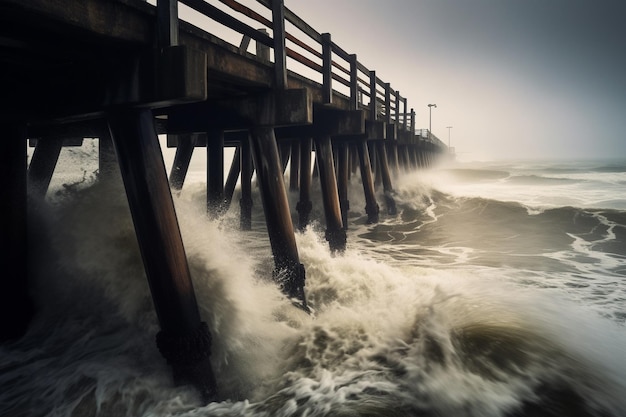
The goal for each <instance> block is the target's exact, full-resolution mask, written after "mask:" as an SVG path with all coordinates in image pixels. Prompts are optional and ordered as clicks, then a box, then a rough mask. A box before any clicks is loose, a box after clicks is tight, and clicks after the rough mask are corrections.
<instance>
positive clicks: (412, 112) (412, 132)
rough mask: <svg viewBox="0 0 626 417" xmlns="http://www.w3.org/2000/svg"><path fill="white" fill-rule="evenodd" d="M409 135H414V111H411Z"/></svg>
mask: <svg viewBox="0 0 626 417" xmlns="http://www.w3.org/2000/svg"><path fill="white" fill-rule="evenodd" d="M410 132H411V135H415V109H413V108H412V109H411V129H410Z"/></svg>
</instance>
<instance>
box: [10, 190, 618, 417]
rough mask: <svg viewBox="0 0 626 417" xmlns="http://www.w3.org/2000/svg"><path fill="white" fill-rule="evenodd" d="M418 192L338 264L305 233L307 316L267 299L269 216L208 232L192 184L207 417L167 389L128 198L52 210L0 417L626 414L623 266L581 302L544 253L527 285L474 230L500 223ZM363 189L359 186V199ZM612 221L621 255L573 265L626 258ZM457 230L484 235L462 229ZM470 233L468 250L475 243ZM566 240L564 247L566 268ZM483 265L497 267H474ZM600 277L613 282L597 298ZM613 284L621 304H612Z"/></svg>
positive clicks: (181, 203) (184, 221) (64, 199)
mask: <svg viewBox="0 0 626 417" xmlns="http://www.w3.org/2000/svg"><path fill="white" fill-rule="evenodd" d="M412 181H418V180H417V179H415V178H410V179H409V180H408V181H406V182H403V181H399V182H398V184H400V185H398V187H397V188H398V194H397V197H398V201H399V202H400V207H401V209H402V211H401V213H400V214H399V215H398V216H395V217H393V218H389V217H385V218H383V221H382V222H381V224H378V225H366V224H365V219H366V216H365V215H364V213H363V211H362V207H361V206H360V205H356V206H355V209H354V212H353V220H354V223H351V224H350V228H349V230H348V248H347V250H346V252H345V253H344V254H343V255H335V256H334V255H332V254H331V253H330V251H329V250H328V245H327V242H325V241H324V239H323V237H322V236H323V229H324V227H323V220H322V219H320V218H319V217H317V218H315V219H314V221H313V223H312V224H311V226H310V227H309V228H307V230H306V231H304V233H299V234H297V236H296V238H297V243H298V249H299V253H300V258H301V261H302V262H303V263H304V264H305V266H306V270H307V285H306V291H307V294H308V296H309V300H310V303H311V305H312V307H313V309H314V310H315V315H314V316H311V317H310V316H306V315H303V313H302V312H301V311H299V310H297V309H293V308H292V307H291V305H290V303H289V301H288V300H286V299H285V298H284V297H283V296H282V294H281V293H280V291H278V289H277V288H276V286H275V284H274V283H272V281H271V270H272V268H273V262H272V259H271V250H270V247H269V243H268V239H267V234H266V231H265V230H264V224H263V214H262V212H260V210H259V207H257V209H256V210H255V214H254V219H253V220H254V222H253V224H254V230H252V231H250V232H242V231H239V230H237V229H238V217H237V208H236V205H233V206H231V210H230V211H229V212H228V213H227V214H226V216H225V217H224V218H222V219H220V220H219V221H211V220H209V219H208V218H207V216H206V213H205V211H204V210H205V208H204V207H205V194H204V192H203V186H201V185H198V184H186V185H185V188H184V189H183V193H182V194H181V195H180V197H178V198H176V199H175V204H176V210H177V216H178V218H179V222H180V225H181V232H182V235H183V240H184V243H185V250H186V252H187V256H188V258H189V263H190V269H191V273H192V279H193V282H194V287H195V290H196V295H197V298H198V303H199V307H200V310H201V314H202V318H203V319H204V320H205V321H207V323H209V327H210V328H211V331H212V333H213V337H214V345H213V353H212V361H213V364H214V367H215V369H216V377H217V380H218V384H219V386H220V395H221V400H220V401H219V402H214V403H211V404H208V405H203V404H201V403H200V399H199V398H198V395H197V393H196V392H195V391H194V389H193V388H191V387H175V386H173V384H172V381H171V373H170V369H169V367H168V366H167V364H166V363H165V361H164V360H163V359H162V358H161V356H160V355H159V353H158V351H157V349H156V347H155V346H154V335H155V333H156V332H157V331H158V325H157V321H156V315H155V314H154V311H153V306H152V301H151V298H150V293H149V288H148V285H147V281H146V279H145V274H144V272H143V266H142V262H141V257H140V255H139V250H138V246H137V242H136V238H135V235H134V229H133V227H132V221H131V218H130V214H129V211H128V207H127V204H126V201H125V197H124V192H123V188H122V186H121V181H120V180H119V179H117V180H115V181H112V182H107V181H104V179H102V181H98V182H96V183H94V184H93V185H92V186H91V187H89V188H80V189H76V190H75V191H76V192H71V193H66V195H64V196H61V198H59V199H58V200H55V201H54V202H53V204H49V205H47V206H42V207H41V208H39V209H38V210H37V211H36V213H34V214H33V215H34V216H36V217H37V221H32V222H31V226H35V225H37V226H38V227H32V228H31V233H32V237H33V239H32V240H33V241H34V242H36V243H37V245H36V246H37V248H38V250H37V251H31V256H33V258H32V260H31V265H32V266H33V268H32V273H33V277H34V278H36V279H35V282H34V285H33V292H34V295H35V298H36V300H37V305H38V307H39V308H40V310H39V312H40V314H39V315H38V316H37V317H36V319H35V321H34V322H33V325H32V326H31V328H30V329H29V332H28V334H27V335H26V337H25V338H23V339H22V340H20V341H17V342H15V343H13V344H10V345H5V346H2V347H0V369H1V370H2V372H1V373H0V385H1V386H2V390H1V391H0V405H1V409H0V411H1V412H0V414H2V415H16V416H40V415H41V416H44V415H50V416H56V415H58V416H95V415H99V416H120V415H128V416H139V415H144V416H169V415H173V416H203V415H205V416H242V415H243V416H305V415H306V416H331V415H332V416H435V415H454V416H531V415H532V416H538V415H541V416H568V415H569V416H574V415H576V416H578V415H588V416H592V415H593V416H605V415H608V416H616V417H619V416H622V415H625V414H626V413H625V411H624V410H626V403H625V400H624V399H623V398H622V396H621V393H622V392H624V391H625V390H626V381H625V378H626V369H624V367H625V364H624V362H623V360H622V356H623V352H622V348H623V346H624V345H626V336H625V334H624V330H623V325H621V324H620V322H619V321H618V320H616V317H617V316H615V315H612V314H606V313H612V312H617V311H619V310H620V309H622V307H621V303H620V301H619V300H620V296H619V294H621V293H622V291H623V286H622V287H619V283H618V281H617V274H618V271H619V266H617V267H615V268H614V267H613V266H611V265H610V264H608V263H604V264H602V265H598V266H597V268H596V269H594V270H588V271H587V272H586V275H585V276H584V277H583V278H585V279H586V283H587V284H588V287H581V286H569V285H567V284H571V283H575V282H574V281H573V280H572V278H573V277H574V276H575V274H573V273H572V272H571V271H572V268H573V270H576V268H574V266H572V265H570V266H569V267H567V268H565V267H563V269H561V270H557V268H558V265H559V264H560V260H559V259H553V258H549V257H546V256H540V255H539V254H537V256H535V257H534V258H533V262H532V263H531V262H529V263H528V264H526V265H525V266H526V267H525V268H522V269H519V268H513V267H510V266H507V263H508V261H509V260H511V259H516V258H519V255H515V254H514V253H510V254H508V255H507V254H506V253H497V251H496V250H494V248H498V246H488V245H487V246H485V245H482V242H480V241H479V240H480V239H479V238H477V236H476V234H477V233H478V232H479V231H481V230H483V228H486V227H487V225H488V224H489V223H488V222H484V223H481V222H482V221H483V219H482V217H480V216H479V214H485V213H487V212H488V210H487V209H484V210H483V211H482V212H481V211H480V210H474V209H472V210H463V206H459V205H458V204H459V203H460V202H462V201H461V200H459V199H458V198H457V197H455V196H452V195H448V194H443V193H439V192H438V191H436V190H435V189H432V190H429V189H428V186H425V185H424V184H425V183H422V182H416V185H415V187H414V188H412V187H411V182H412ZM358 190H359V184H358V183H357V184H356V185H355V184H351V189H350V192H351V193H353V192H358ZM254 197H255V201H259V199H258V195H256V194H255V196H254ZM290 198H295V197H294V196H293V195H292V196H290ZM235 201H236V200H235ZM353 201H359V200H358V197H357V198H355V199H353ZM464 201H465V203H469V204H475V203H478V206H474V208H476V207H481V209H482V208H484V205H492V206H494V207H496V208H497V212H498V213H499V215H500V216H511V218H516V219H518V220H517V222H518V223H521V222H523V221H524V219H527V218H528V216H529V215H528V213H527V212H526V211H525V210H524V209H523V207H521V206H519V205H518V206H515V205H512V204H508V203H504V202H495V201H488V200H487V199H484V198H483V199H482V200H481V201H476V200H471V199H469V200H467V199H466V200H464ZM481 205H482V206H481ZM459 207H461V208H462V210H461V211H463V213H462V215H459V214H458V213H457V211H458V209H459ZM465 208H467V206H465ZM422 209H428V210H422ZM561 213H562V212H561ZM455 216H456V217H457V220H458V221H459V222H460V223H459V222H456V223H455V222H453V221H451V219H453V218H454V217H455ZM461 219H462V221H461ZM618 219H619V216H617V215H614V214H610V215H608V216H605V218H604V220H603V219H600V218H597V221H600V223H601V222H602V221H605V223H606V222H607V221H611V222H614V223H615V224H616V226H614V227H613V228H612V229H610V230H611V231H612V233H613V234H614V235H615V238H614V239H613V238H612V236H611V233H609V232H608V229H607V228H604V229H603V230H604V231H602V230H600V229H598V230H600V239H599V240H597V243H598V244H597V245H595V246H589V245H587V246H585V245H582V246H580V250H587V251H597V250H600V247H601V246H603V247H604V246H607V245H609V244H610V242H613V241H615V240H619V239H620V238H621V237H620V236H621V233H622V228H623V223H619V220H618ZM592 220H593V218H592ZM463 222H474V224H475V226H476V227H475V228H474V229H469V228H464V229H461V230H459V227H460V226H463ZM481 224H482V226H481V227H478V226H480V225H481ZM526 224H527V225H528V226H527V228H526V229H523V228H521V227H520V229H519V230H518V231H520V232H523V231H524V230H526V231H528V232H532V234H524V233H520V234H519V236H518V237H517V239H521V241H518V242H517V243H516V245H517V246H516V247H518V248H520V249H522V252H524V251H529V250H530V248H532V247H534V242H533V241H532V239H531V237H532V236H536V234H535V233H534V232H536V231H537V230H535V229H533V225H534V224H536V223H532V222H531V223H526ZM562 224H569V223H567V222H565V223H562ZM407 225H410V226H407ZM583 229H584V227H583ZM583 229H581V230H583ZM472 230H473V231H474V232H473V233H474V235H473V236H470V237H472V238H473V239H472V238H469V239H468V238H467V236H464V235H463V234H462V232H464V231H465V232H468V231H472ZM509 230H510V228H509V225H507V222H506V221H504V219H502V221H500V222H493V224H492V230H490V236H492V237H493V238H495V239H504V238H506V237H507V234H506V233H507V232H508V231H509ZM453 231H454V232H455V233H456V234H452V235H451V232H453ZM573 232H574V233H575V234H576V236H583V237H584V235H583V234H581V233H580V231H573ZM450 236H456V237H457V239H449V237H450ZM565 236H567V234H565ZM503 237H504V238H503ZM34 238H38V239H34ZM524 241H526V243H525V245H526V246H524ZM573 241H575V239H573V238H569V239H566V240H562V241H561V240H557V241H556V243H554V244H556V245H558V248H559V250H562V251H566V250H567V248H570V249H572V247H571V246H570V244H571V243H572V242H573ZM500 242H505V240H500ZM582 243H584V242H582ZM501 246H502V245H501V244H500V247H501ZM489 251H491V253H490V256H487V255H486V254H487V253H488V252H489ZM549 253H551V254H554V253H556V252H555V251H552V252H549ZM436 254H440V256H434V255H436ZM446 254H447V255H446ZM477 254H482V255H483V256H484V257H485V258H487V257H489V258H490V259H498V258H499V263H498V264H497V265H496V266H494V265H485V264H484V263H481V262H477V261H480V259H481V258H479V257H477V256H476V255H477ZM568 259H571V261H572V262H574V261H575V259H576V258H568ZM610 259H613V260H614V261H616V262H617V263H618V264H619V260H620V259H621V258H619V253H615V254H614V256H613V257H612V258H610ZM540 260H543V262H544V263H541V262H540ZM548 261H549V263H548ZM548 266H549V267H548ZM603 268H612V270H613V271H616V272H615V274H616V275H615V276H614V278H615V279H613V280H611V279H610V278H609V279H606V280H605V281H604V284H603V285H600V284H602V283H601V282H599V281H600V279H599V278H598V277H597V276H596V275H598V274H599V273H600V271H602V270H603ZM611 282H616V283H617V284H615V285H616V287H615V291H613V292H612V293H607V291H606V289H607V288H610V287H609V284H610V283H611ZM586 291H589V298H585V297H583V296H582V294H587V292H586ZM592 294H595V297H596V298H595V299H592V298H591V295H592ZM611 294H613V295H611ZM585 296H586V295H585ZM601 306H604V307H603V310H601V312H602V313H605V314H598V312H599V310H600V308H601Z"/></svg>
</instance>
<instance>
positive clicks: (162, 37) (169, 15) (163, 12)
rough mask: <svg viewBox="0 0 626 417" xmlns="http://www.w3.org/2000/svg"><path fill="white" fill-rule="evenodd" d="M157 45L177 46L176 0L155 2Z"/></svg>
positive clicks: (160, 46)
mask: <svg viewBox="0 0 626 417" xmlns="http://www.w3.org/2000/svg"><path fill="white" fill-rule="evenodd" d="M156 8H157V45H158V47H159V48H165V47H168V46H176V45H178V0H157V5H156Z"/></svg>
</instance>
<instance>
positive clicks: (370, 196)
mask: <svg viewBox="0 0 626 417" xmlns="http://www.w3.org/2000/svg"><path fill="white" fill-rule="evenodd" d="M357 152H358V155H359V165H360V167H361V182H362V183H363V194H364V195H365V213H366V214H367V222H368V223H378V214H379V212H380V207H379V206H378V203H377V202H376V194H375V191H374V179H373V178H372V168H371V165H370V158H369V151H368V146H367V141H365V140H363V141H360V142H359V143H357Z"/></svg>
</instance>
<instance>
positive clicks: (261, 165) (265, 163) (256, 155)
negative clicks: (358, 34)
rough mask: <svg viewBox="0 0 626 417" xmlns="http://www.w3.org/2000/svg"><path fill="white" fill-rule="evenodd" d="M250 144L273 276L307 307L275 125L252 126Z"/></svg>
mask: <svg viewBox="0 0 626 417" xmlns="http://www.w3.org/2000/svg"><path fill="white" fill-rule="evenodd" d="M266 106H267V107H270V104H269V103H266ZM264 107H265V106H264ZM268 117H271V118H273V117H272V116H269V115H268ZM250 148H251V150H252V158H253V160H254V166H255V168H256V177H257V181H258V182H259V186H260V189H261V201H262V203H263V211H264V212H265V222H266V224H267V232H268V234H269V238H270V244H271V246H272V253H273V255H274V264H275V266H276V269H275V273H274V278H275V279H276V280H277V281H278V283H279V284H280V286H281V288H282V290H283V292H285V294H287V295H288V296H289V297H291V298H295V299H297V300H299V301H300V302H302V304H303V306H304V307H306V298H305V294H304V285H305V271H304V266H303V265H302V264H301V263H300V258H299V255H298V248H297V246H296V240H295V234H294V229H293V224H292V222H291V215H290V211H289V203H288V201H287V191H286V190H285V184H284V181H283V176H282V166H281V163H280V157H279V154H278V147H277V144H276V137H275V136H274V129H273V128H272V127H268V126H258V127H255V128H253V129H251V135H250Z"/></svg>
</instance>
